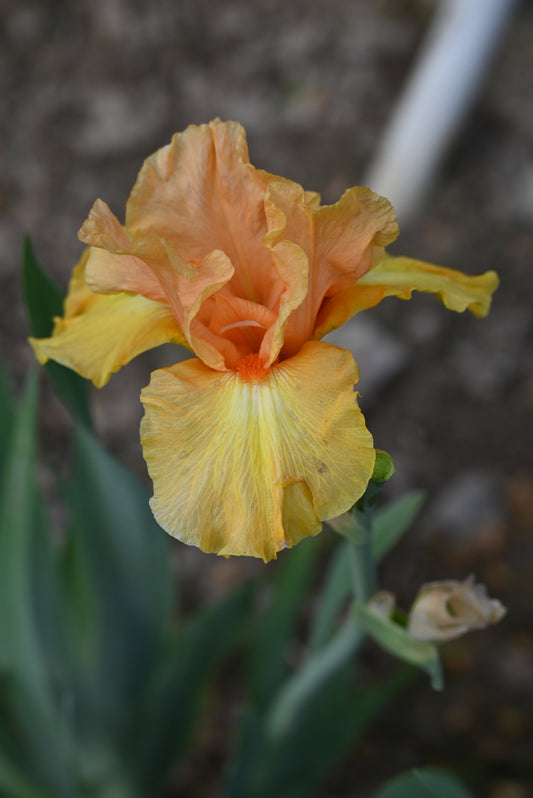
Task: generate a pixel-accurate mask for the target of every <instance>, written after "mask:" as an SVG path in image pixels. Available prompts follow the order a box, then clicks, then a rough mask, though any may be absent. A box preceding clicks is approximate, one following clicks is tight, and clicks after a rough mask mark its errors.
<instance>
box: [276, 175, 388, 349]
mask: <svg viewBox="0 0 533 798" xmlns="http://www.w3.org/2000/svg"><path fill="white" fill-rule="evenodd" d="M265 209H266V214H267V224H268V228H269V232H268V234H267V236H266V238H265V243H266V244H267V245H268V246H270V247H273V246H274V245H275V244H276V242H277V241H278V240H280V239H283V241H281V243H284V242H285V240H287V239H288V240H289V241H291V242H292V243H293V245H296V246H298V247H299V248H300V249H301V250H302V251H303V253H304V254H305V255H306V256H307V260H308V263H309V267H308V276H307V291H306V296H305V299H304V300H303V301H301V302H299V303H298V304H297V305H295V306H294V308H293V312H292V313H291V315H290V318H289V319H288V322H287V323H286V327H285V337H284V345H283V349H282V355H283V357H290V356H291V355H293V354H295V353H296V352H297V351H298V350H299V349H300V347H301V346H302V345H303V343H304V341H306V340H308V339H309V338H310V337H311V336H312V334H313V330H314V328H315V320H316V315H317V313H318V311H319V308H320V307H321V305H322V302H323V300H324V298H325V297H329V296H331V295H333V294H335V293H337V292H339V291H341V290H343V289H345V288H347V287H349V286H350V285H352V284H353V283H354V281H355V280H357V279H358V278H359V277H361V276H362V275H363V274H364V273H365V272H366V271H367V270H368V269H369V268H370V266H371V263H372V255H373V251H374V247H375V246H382V245H384V244H386V243H390V242H391V241H393V240H394V239H395V238H396V236H397V235H398V225H397V223H396V215H395V213H394V209H393V208H392V206H391V204H390V202H389V201H388V200H387V199H385V198H384V197H380V196H379V195H378V194H374V192H372V191H370V189H368V188H364V187H361V186H357V187H355V188H351V189H348V191H346V192H345V193H344V194H343V196H342V197H341V199H340V200H339V201H338V202H337V203H335V204H334V205H325V206H317V205H316V203H313V202H311V203H309V202H308V201H306V195H305V192H304V191H303V189H302V188H301V186H298V185H297V184H296V183H292V182H291V181H289V180H277V181H276V182H272V183H271V184H270V185H269V187H268V193H267V196H266V198H265Z"/></svg>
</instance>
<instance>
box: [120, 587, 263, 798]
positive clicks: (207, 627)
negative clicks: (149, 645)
mask: <svg viewBox="0 0 533 798" xmlns="http://www.w3.org/2000/svg"><path fill="white" fill-rule="evenodd" d="M254 589H255V587H254V585H253V584H247V585H245V586H244V587H241V588H238V589H237V590H236V591H234V592H233V593H231V594H230V595H229V596H228V597H227V598H224V599H223V600H222V601H219V602H218V603H216V604H214V605H213V606H211V607H208V608H207V609H205V610H202V611H201V612H199V613H197V614H196V615H195V616H194V617H193V618H192V619H191V620H190V621H189V622H188V623H187V624H186V625H185V626H184V627H182V629H180V631H179V634H178V635H177V637H176V638H175V639H174V640H173V641H172V642H171V643H170V645H169V646H168V648H167V650H166V654H165V656H164V658H163V659H161V660H160V662H159V663H158V666H157V668H156V669H155V670H154V672H153V674H152V676H151V678H150V680H149V682H148V684H147V685H146V686H145V687H146V689H145V690H144V693H143V696H142V701H141V702H140V703H139V705H138V709H137V712H136V714H135V715H134V717H133V722H132V725H131V728H132V729H133V730H134V734H133V735H132V736H131V738H130V739H129V740H128V741H127V742H126V747H125V752H124V755H125V756H126V757H127V761H129V762H130V763H131V766H132V767H133V768H135V769H136V771H138V772H139V778H140V779H141V780H142V781H141V783H143V784H144V785H145V789H146V791H147V793H146V794H148V793H149V794H150V795H154V794H155V790H154V785H157V784H162V782H163V781H164V780H165V777H166V775H167V773H168V771H169V769H170V767H171V766H172V765H173V764H175V763H176V761H177V760H178V759H179V757H180V756H181V755H182V753H183V751H184V749H185V747H186V745H187V743H188V742H189V739H190V736H191V733H192V731H193V729H194V726H195V723H196V721H197V720H198V717H199V714H200V711H201V709H202V698H203V696H204V693H205V688H206V686H207V683H208V680H209V679H210V678H211V677H212V675H213V673H214V672H215V671H216V670H217V669H218V668H219V667H220V666H221V664H222V663H223V662H224V661H225V660H227V658H228V657H229V656H231V655H232V654H233V653H234V652H235V649H236V648H237V646H238V645H240V643H241V642H242V639H243V636H244V633H245V630H246V628H247V626H248V623H249V615H250V607H251V600H252V597H253V591H254Z"/></svg>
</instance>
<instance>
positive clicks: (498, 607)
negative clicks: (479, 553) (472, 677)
mask: <svg viewBox="0 0 533 798" xmlns="http://www.w3.org/2000/svg"><path fill="white" fill-rule="evenodd" d="M506 611H507V610H506V609H505V607H504V606H503V604H502V603H501V602H500V601H498V600H497V599H491V598H489V596H488V595H487V589H486V587H485V585H482V584H475V582H474V577H473V576H469V577H468V579H465V580H464V582H458V581H457V580H455V579H450V580H447V581H443V582H430V583H429V584H427V585H423V586H422V588H421V589H420V591H419V593H418V596H417V598H416V599H415V601H414V604H413V606H412V608H411V612H410V613H409V620H408V626H407V629H408V632H409V634H410V635H411V636H412V637H414V638H416V639H418V640H430V641H433V642H444V641H446V640H453V639H454V638H456V637H460V636H461V635H464V634H466V632H470V631H471V630H472V629H483V628H484V627H485V626H488V625H489V624H491V623H496V622H497V621H499V620H500V619H501V618H503V616H504V615H505V613H506Z"/></svg>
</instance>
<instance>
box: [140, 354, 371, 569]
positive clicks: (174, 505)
mask: <svg viewBox="0 0 533 798" xmlns="http://www.w3.org/2000/svg"><path fill="white" fill-rule="evenodd" d="M357 378H358V372H357V366H356V365H355V363H354V361H353V359H352V357H351V355H350V354H349V353H348V352H346V351H345V350H342V349H338V348H337V347H334V346H332V345H330V344H326V343H323V342H311V343H308V344H306V345H305V346H304V347H303V349H302V351H301V352H299V353H298V355H296V356H295V357H294V358H291V359H290V360H286V361H284V362H283V363H280V364H277V365H275V366H273V367H272V369H271V370H270V371H267V372H266V373H265V372H259V371H258V376H257V379H256V380H255V381H254V380H253V379H251V372H249V373H248V375H247V379H248V380H249V381H246V382H244V381H242V380H241V379H240V378H239V376H238V374H236V373H235V372H226V373H223V374H220V373H216V372H214V371H213V370H212V369H209V368H206V366H205V365H204V364H203V363H201V362H200V361H199V360H189V361H185V362H183V363H179V364H177V365H176V366H173V367H172V368H170V369H161V370H159V371H156V372H154V373H153V375H152V380H151V382H150V385H149V386H148V387H147V388H145V389H144V390H143V392H142V394H141V399H142V402H143V404H144V406H145V416H144V419H143V421H142V424H141V441H142V445H143V450H144V456H145V458H146V460H147V463H148V470H149V472H150V475H151V477H152V480H153V483H154V497H153V499H152V501H151V506H152V510H153V512H154V515H155V517H156V519H157V521H158V522H159V523H160V524H161V526H162V527H163V528H164V529H165V530H166V531H167V532H169V533H170V534H171V535H174V536H175V537H177V538H179V539H180V540H182V541H183V542H185V543H189V544H192V545H196V546H199V547H200V548H201V549H202V550H204V551H208V552H216V553H218V554H223V555H230V554H235V555H250V556H254V557H262V558H263V559H264V560H265V561H266V560H270V559H272V558H273V557H275V556H276V553H277V552H278V551H280V549H282V548H284V547H286V546H292V545H293V544H295V543H297V542H298V541H299V540H301V539H302V538H304V537H306V536H309V535H315V534H317V533H318V532H319V531H320V528H321V521H322V520H325V519H327V518H331V517H333V516H337V515H339V514H340V513H342V512H344V511H346V510H347V509H348V508H349V507H351V506H352V504H353V503H354V502H355V501H357V499H358V498H359V497H360V496H361V495H362V493H363V492H364V490H365V488H366V485H367V483H368V480H369V478H370V476H371V474H372V469H373V466H374V458H375V455H374V449H373V444H372V437H371V435H370V433H369V432H368V430H367V429H366V427H365V424H364V418H363V416H362V414H361V412H360V411H359V409H358V407H357V401H356V394H355V393H354V390H353V386H354V383H355V382H356V381H357Z"/></svg>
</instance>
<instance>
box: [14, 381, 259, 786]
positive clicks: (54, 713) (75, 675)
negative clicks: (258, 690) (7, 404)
mask: <svg viewBox="0 0 533 798" xmlns="http://www.w3.org/2000/svg"><path fill="white" fill-rule="evenodd" d="M5 396H7V392H6V394H5ZM4 399H5V397H4ZM4 399H2V400H1V401H4ZM36 406H37V382H36V378H35V375H33V376H32V377H31V378H30V381H29V384H28V387H27V391H26V396H25V399H24V401H23V403H22V406H21V408H20V410H19V411H18V412H17V413H14V424H13V425H12V427H11V431H10V435H9V439H10V440H9V441H8V446H7V449H6V450H3V452H2V454H3V460H4V463H3V469H2V473H3V480H2V489H1V498H0V794H2V795H4V794H5V795H6V796H10V798H33V796H35V798H38V797H39V798H45V796H48V797H49V798H63V796H65V798H74V796H76V797H77V796H80V797H81V796H95V797H96V796H98V797H99V796H102V797H106V798H107V796H109V797H111V796H113V797H115V796H116V797H117V798H119V796H124V798H135V797H136V796H139V798H140V796H144V795H148V794H149V795H156V794H157V792H158V791H159V790H160V788H161V787H162V785H164V783H165V779H166V776H167V774H168V771H169V769H170V767H171V766H172V765H173V763H175V761H176V760H177V759H178V758H179V756H180V755H181V753H182V752H183V750H184V748H185V746H186V744H187V742H188V740H189V737H190V734H191V731H192V729H193V726H194V723H195V720H196V719H197V716H198V714H199V712H200V709H201V696H202V693H203V691H204V688H205V685H206V682H207V681H208V680H209V679H210V677H211V676H212V674H213V672H214V670H215V669H216V668H217V666H219V665H220V663H221V662H222V661H223V660H224V659H226V658H227V657H228V656H229V655H230V654H231V653H232V652H233V651H234V650H235V647H236V645H237V644H238V642H239V640H240V638H241V636H242V633H243V630H244V628H245V622H246V618H247V615H248V611H249V607H250V598H251V589H250V586H247V587H244V588H242V589H240V590H238V591H236V592H234V593H232V594H230V595H229V596H228V597H227V598H226V599H225V600H224V601H221V602H220V603H218V604H216V605H214V606H212V607H210V608H208V609H206V610H203V611H202V612H199V613H197V614H196V615H194V616H193V617H192V618H191V619H189V620H188V621H186V622H184V623H181V624H180V623H177V621H176V612H175V596H174V584H173V577H172V575H171V568H170V557H169V550H168V549H169V545H168V543H169V541H167V538H166V536H165V534H164V533H163V531H162V530H161V529H159V528H158V527H157V525H156V524H155V521H154V520H153V517H152V515H151V513H150V511H149V506H148V496H147V492H146V490H145V489H144V487H143V486H142V485H140V484H139V483H138V482H137V481H136V480H135V479H134V478H133V477H132V475H131V474H130V473H129V472H127V471H126V469H124V467H123V466H121V465H120V464H119V463H118V462H116V461H115V460H113V459H112V458H111V457H110V456H109V455H108V454H106V453H105V452H104V451H103V450H102V448H101V446H100V445H99V444H98V443H97V441H96V440H95V439H94V437H93V436H92V435H91V434H90V433H89V432H88V431H87V430H86V429H84V428H83V427H81V426H80V427H79V428H77V430H76V433H75V447H74V463H73V475H72V478H71V480H70V481H69V483H68V484H67V485H65V486H63V491H64V493H65V496H66V499H67V503H68V506H69V508H70V513H69V519H70V523H69V530H68V535H67V539H66V541H65V543H64V544H61V545H59V544H53V543H52V537H53V536H52V534H51V530H50V525H49V522H48V520H47V518H46V512H45V509H44V505H43V502H42V499H41V497H40V495H39V491H38V488H37V485H36V481H35V466H36V450H35V441H36V434H35V418H36V415H35V412H36ZM13 412H14V411H13Z"/></svg>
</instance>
